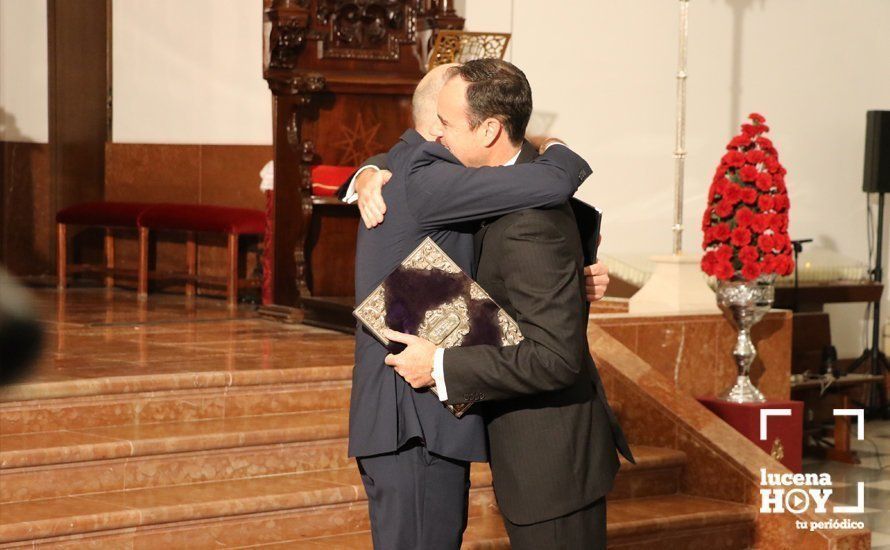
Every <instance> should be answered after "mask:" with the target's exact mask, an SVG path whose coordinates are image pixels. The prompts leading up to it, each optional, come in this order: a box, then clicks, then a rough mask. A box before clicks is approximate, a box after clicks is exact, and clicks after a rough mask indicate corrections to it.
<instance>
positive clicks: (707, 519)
mask: <svg viewBox="0 0 890 550" xmlns="http://www.w3.org/2000/svg"><path fill="white" fill-rule="evenodd" d="M755 515H756V511H755V509H754V507H753V506H747V505H743V504H736V503H733V502H726V501H719V500H712V499H706V498H700V497H692V496H688V495H669V496H658V497H649V498H639V499H631V500H624V501H617V502H612V501H610V502H609V503H608V508H607V527H606V529H607V537H608V541H609V548H621V549H624V550H629V549H640V550H642V549H651V548H656V547H658V548H712V547H713V541H714V540H718V539H716V538H715V537H719V540H720V543H721V544H720V548H722V549H724V550H734V549H744V548H750V546H751V543H752V541H753V522H754V518H755ZM253 547H256V548H262V549H263V550H271V549H277V548H282V549H283V548H293V549H306V550H321V549H325V548H327V549H334V548H341V549H342V548H350V549H356V550H361V549H369V550H370V549H372V548H373V545H372V543H371V534H370V532H369V531H364V532H361V531H358V532H350V533H344V534H338V535H332V536H324V537H316V538H310V539H294V540H288V541H278V542H275V543H270V544H261V545H258V546H253ZM509 548H510V542H509V539H508V538H507V533H506V531H505V529H504V525H503V520H502V519H501V517H500V516H498V515H493V514H490V515H484V516H477V517H472V518H470V520H469V521H468V522H467V530H466V531H465V532H464V543H463V546H462V549H463V550H482V549H485V550H490V549H504V550H507V549H509Z"/></svg>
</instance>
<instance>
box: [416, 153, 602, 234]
mask: <svg viewBox="0 0 890 550" xmlns="http://www.w3.org/2000/svg"><path fill="white" fill-rule="evenodd" d="M409 164H410V165H409V169H408V177H407V182H406V183H407V184H406V193H407V199H408V200H407V202H408V206H409V208H410V209H411V213H412V214H413V215H414V218H415V219H416V220H417V222H418V223H419V224H420V225H421V226H423V227H426V228H432V227H441V226H443V225H449V224H453V223H461V222H468V221H476V220H483V219H486V218H491V217H494V216H501V215H504V214H509V213H511V212H516V211H519V210H524V209H526V208H537V207H549V206H557V205H559V204H562V203H563V202H565V201H566V200H567V199H568V198H569V197H571V196H572V195H574V194H575V191H576V190H577V189H578V186H580V185H581V183H583V182H584V180H585V179H587V176H589V175H590V166H589V165H588V164H587V163H586V162H585V161H584V159H582V158H581V157H580V156H578V155H577V154H575V153H574V152H573V151H572V150H571V149H569V148H568V147H565V146H561V145H554V146H551V147H549V148H548V149H547V151H546V152H545V153H544V154H543V155H541V156H539V157H537V158H536V159H535V160H533V161H532V162H528V163H523V164H517V165H514V166H496V167H493V166H484V167H481V168H467V167H465V166H463V165H462V164H460V162H458V160H457V159H456V158H455V157H454V156H453V155H451V153H449V152H448V150H447V149H445V148H444V147H443V146H442V145H440V144H438V143H435V142H431V143H425V144H423V145H422V146H420V147H418V149H417V151H416V152H415V153H414V155H413V156H412V157H411V159H410V161H409Z"/></svg>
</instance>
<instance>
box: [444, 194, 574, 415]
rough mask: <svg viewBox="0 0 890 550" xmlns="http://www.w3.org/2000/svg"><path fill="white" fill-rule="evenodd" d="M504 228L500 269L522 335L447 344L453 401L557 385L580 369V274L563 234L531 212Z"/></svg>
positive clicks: (556, 387) (519, 393)
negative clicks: (507, 341) (498, 341)
mask: <svg viewBox="0 0 890 550" xmlns="http://www.w3.org/2000/svg"><path fill="white" fill-rule="evenodd" d="M504 231H505V233H504V246H503V249H502V251H503V256H502V258H501V263H500V265H501V271H502V273H504V284H505V289H506V293H507V296H508V299H509V300H510V303H511V304H512V305H513V306H514V308H515V310H516V321H517V322H518V324H519V327H520V330H521V331H522V334H523V337H524V340H523V341H521V342H520V343H519V344H518V345H514V346H507V347H497V346H488V345H484V346H467V347H457V348H449V349H446V350H445V352H444V362H443V371H444V378H445V385H446V387H447V388H448V401H447V402H448V403H449V404H452V405H453V404H457V403H466V402H472V401H488V400H500V399H510V398H514V397H519V396H523V395H530V394H535V393H541V392H547V391H555V390H560V389H563V388H566V387H569V386H571V385H572V384H573V383H574V382H575V381H576V380H577V377H578V376H579V374H580V370H581V369H582V368H585V367H584V365H585V364H586V363H585V361H584V355H583V353H584V346H586V343H587V337H586V328H585V326H584V323H583V321H584V318H583V314H581V311H580V308H581V307H582V306H583V303H582V300H581V281H580V274H579V272H578V268H577V263H576V259H575V253H574V251H573V250H572V247H570V246H568V243H567V238H566V237H565V236H564V235H561V234H560V233H559V232H558V230H557V229H556V227H555V226H554V225H553V224H547V223H541V222H540V220H539V218H538V217H537V216H536V215H535V212H534V211H530V212H527V213H523V214H521V215H520V216H519V217H518V219H517V221H516V222H514V223H513V224H511V225H510V227H508V228H506V229H505V230H504Z"/></svg>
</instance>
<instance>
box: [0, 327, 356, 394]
mask: <svg viewBox="0 0 890 550" xmlns="http://www.w3.org/2000/svg"><path fill="white" fill-rule="evenodd" d="M353 349H354V346H353V338H352V337H350V336H346V335H343V334H337V333H330V332H328V331H318V330H315V329H307V328H306V327H305V326H303V325H298V326H294V327H291V326H287V325H282V324H281V323H270V322H264V321H257V320H255V319H254V320H241V321H234V322H223V323H222V324H221V325H220V324H219V323H206V322H193V323H189V322H182V323H172V324H169V323H161V324H157V325H153V324H151V323H148V324H143V325H139V324H136V325H130V326H126V325H121V324H118V323H114V324H113V325H110V326H104V327H103V326H93V327H87V326H84V327H79V328H78V327H75V328H68V329H66V330H64V331H57V330H51V329H50V330H48V331H47V333H46V342H45V346H44V353H43V356H42V357H41V359H40V365H39V367H38V368H37V369H35V370H38V371H40V372H39V373H35V376H34V377H33V379H32V380H27V381H23V382H21V383H17V384H13V385H11V386H6V387H3V388H0V403H2V402H11V401H26V400H41V399H54V398H64V397H72V396H76V395H80V396H86V395H106V394H110V393H133V392H147V391H164V390H173V389H188V388H202V387H227V386H246V385H257V384H277V383H297V382H312V381H321V380H348V379H350V378H351V372H352V365H353V361H354V351H353Z"/></svg>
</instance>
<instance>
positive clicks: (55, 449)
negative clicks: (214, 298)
mask: <svg viewBox="0 0 890 550" xmlns="http://www.w3.org/2000/svg"><path fill="white" fill-rule="evenodd" d="M348 416H349V413H348V411H346V410H321V411H308V412H297V413H287V414H265V415H257V416H246V417H233V418H216V419H210V420H199V421H186V422H165V423H154V424H144V425H128V426H105V427H97V428H78V429H72V430H58V431H52V432H37V433H24V434H11V435H6V434H4V435H0V472H3V471H5V470H7V469H10V468H23V467H33V466H45V465H51V464H70V463H75V462H88V461H96V460H107V459H116V458H127V457H139V456H150V455H164V454H170V453H185V452H192V451H202V450H209V449H233V448H238V447H245V446H253V445H269V444H281V443H295V442H311V441H318V440H325V439H333V438H342V437H346V435H347V434H348V431H349V424H348Z"/></svg>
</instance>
